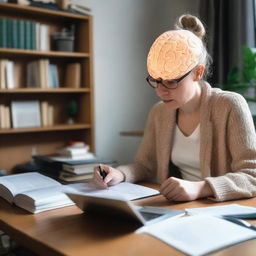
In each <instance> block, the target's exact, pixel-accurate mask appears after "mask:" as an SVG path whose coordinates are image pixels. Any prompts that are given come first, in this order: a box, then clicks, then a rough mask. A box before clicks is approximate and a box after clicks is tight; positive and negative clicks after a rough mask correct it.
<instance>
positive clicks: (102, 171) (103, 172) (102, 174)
mask: <svg viewBox="0 0 256 256" xmlns="http://www.w3.org/2000/svg"><path fill="white" fill-rule="evenodd" d="M99 173H100V176H101V177H102V179H103V180H104V179H105V177H106V176H107V173H106V172H105V170H104V169H102V168H101V166H100V165H99Z"/></svg>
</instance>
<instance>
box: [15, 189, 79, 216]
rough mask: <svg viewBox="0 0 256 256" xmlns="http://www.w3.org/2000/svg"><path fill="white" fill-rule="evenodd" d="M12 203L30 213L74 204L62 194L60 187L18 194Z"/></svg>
mask: <svg viewBox="0 0 256 256" xmlns="http://www.w3.org/2000/svg"><path fill="white" fill-rule="evenodd" d="M13 202H14V203H15V204H16V205H17V206H19V207H21V208H24V209H26V210H28V211H30V212H32V213H37V212H41V211H46V210H50V209H55V208H59V207H64V206H67V205H74V202H73V201H72V200H71V199H70V198H69V197H68V196H67V195H66V194H64V193H63V192H62V190H61V186H58V187H50V188H47V189H45V188H42V189H37V190H31V191H27V192H23V193H19V194H18V195H16V196H15V198H14V201H13Z"/></svg>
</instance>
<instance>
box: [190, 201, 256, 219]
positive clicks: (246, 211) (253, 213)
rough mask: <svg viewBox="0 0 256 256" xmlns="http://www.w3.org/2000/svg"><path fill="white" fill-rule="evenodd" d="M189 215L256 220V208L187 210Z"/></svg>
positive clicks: (199, 208) (211, 207) (237, 205)
mask: <svg viewBox="0 0 256 256" xmlns="http://www.w3.org/2000/svg"><path fill="white" fill-rule="evenodd" d="M186 212H187V214H189V215H196V214H207V215H212V216H230V217H236V218H243V219H246V218H256V208H255V207H250V206H243V205H239V204H227V205H220V206H209V207H198V208H188V209H186Z"/></svg>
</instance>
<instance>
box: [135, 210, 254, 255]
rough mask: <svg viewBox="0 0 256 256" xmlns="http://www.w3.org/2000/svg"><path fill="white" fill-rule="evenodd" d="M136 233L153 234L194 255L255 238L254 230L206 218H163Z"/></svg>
mask: <svg viewBox="0 0 256 256" xmlns="http://www.w3.org/2000/svg"><path fill="white" fill-rule="evenodd" d="M136 232H137V233H146V234H149V235H152V236H154V237H156V238H158V239H160V240H162V241H163V242H165V243H167V244H169V245H171V246H173V247H175V248H177V249H178V250H180V251H182V252H184V253H186V254H189V255H193V256H199V255H204V254H207V253H210V252H213V251H216V250H219V249H221V248H225V247H227V246H230V245H233V244H236V243H239V242H242V241H246V240H249V239H253V238H256V232H255V231H253V230H250V229H248V228H244V227H241V226H239V225H236V224H234V223H231V222H228V221H226V220H223V219H220V218H217V217H213V216H207V215H195V216H189V217H181V218H178V219H166V220H163V221H160V222H157V223H155V224H152V225H149V226H144V227H142V228H140V229H138V230H137V231H136Z"/></svg>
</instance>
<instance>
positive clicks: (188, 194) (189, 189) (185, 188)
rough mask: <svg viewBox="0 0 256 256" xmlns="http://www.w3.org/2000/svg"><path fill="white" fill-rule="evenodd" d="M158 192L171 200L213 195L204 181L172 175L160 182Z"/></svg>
mask: <svg viewBox="0 0 256 256" xmlns="http://www.w3.org/2000/svg"><path fill="white" fill-rule="evenodd" d="M160 193H161V194H162V195H163V196H165V197H166V198H167V199H168V200H172V201H192V200H196V199H198V198H203V197H207V196H212V195H213V191H212V189H211V188H210V186H209V184H208V183H207V182H206V181H187V180H182V179H178V178H174V177H169V178H168V179H167V180H165V181H164V182H163V183H162V185H161V188H160Z"/></svg>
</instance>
